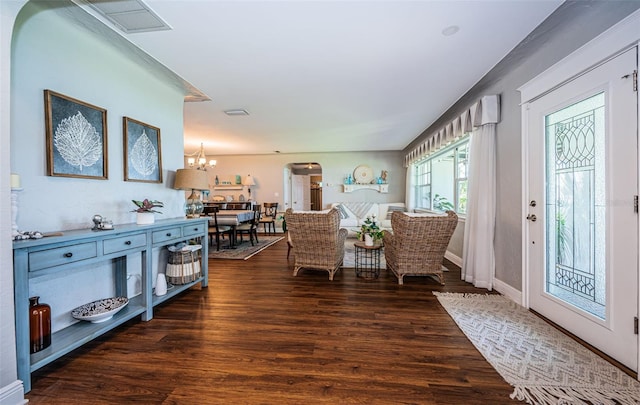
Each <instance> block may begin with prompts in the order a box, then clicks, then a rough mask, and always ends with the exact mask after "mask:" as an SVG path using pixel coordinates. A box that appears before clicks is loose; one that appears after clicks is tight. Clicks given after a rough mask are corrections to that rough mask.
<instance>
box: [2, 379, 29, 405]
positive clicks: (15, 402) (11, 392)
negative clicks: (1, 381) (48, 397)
mask: <svg viewBox="0 0 640 405" xmlns="http://www.w3.org/2000/svg"><path fill="white" fill-rule="evenodd" d="M27 402H29V400H27V399H24V386H23V385H22V381H20V380H15V381H14V382H12V383H11V384H9V385H5V386H4V387H2V388H0V405H24V404H26V403H27Z"/></svg>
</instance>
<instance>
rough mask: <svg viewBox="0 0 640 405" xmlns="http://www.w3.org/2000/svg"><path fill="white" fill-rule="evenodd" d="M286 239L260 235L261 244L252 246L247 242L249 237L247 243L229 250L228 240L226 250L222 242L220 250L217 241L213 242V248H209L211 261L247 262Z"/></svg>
mask: <svg viewBox="0 0 640 405" xmlns="http://www.w3.org/2000/svg"><path fill="white" fill-rule="evenodd" d="M282 239H284V236H268V235H258V240H259V241H260V242H258V243H256V244H254V246H251V243H250V242H249V241H247V237H245V241H244V242H243V243H241V244H239V245H238V246H236V248H235V249H228V248H226V247H227V246H228V242H227V240H225V242H224V243H225V246H224V247H225V248H223V246H222V242H221V243H220V250H216V246H215V243H216V242H215V241H214V242H213V244H214V245H213V246H210V247H209V258H210V259H235V260H247V259H248V258H250V257H251V256H253V255H255V254H257V253H260V252H261V251H263V250H265V249H266V248H268V247H269V246H271V245H273V244H274V243H277V242H279V241H281V240H282Z"/></svg>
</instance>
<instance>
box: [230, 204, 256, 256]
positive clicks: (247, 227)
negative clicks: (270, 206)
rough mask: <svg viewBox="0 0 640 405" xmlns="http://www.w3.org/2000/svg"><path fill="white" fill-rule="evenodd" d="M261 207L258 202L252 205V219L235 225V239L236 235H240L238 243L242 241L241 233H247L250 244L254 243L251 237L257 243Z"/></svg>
mask: <svg viewBox="0 0 640 405" xmlns="http://www.w3.org/2000/svg"><path fill="white" fill-rule="evenodd" d="M261 210H262V207H261V206H260V204H256V205H254V206H253V219H252V220H251V222H245V223H243V224H240V225H238V226H236V240H237V238H238V236H240V243H242V242H243V235H244V234H247V235H249V241H250V242H251V246H253V245H254V243H253V239H255V240H256V243H258V242H259V241H258V225H259V224H260V216H261V214H262V213H261Z"/></svg>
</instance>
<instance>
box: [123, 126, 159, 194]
mask: <svg viewBox="0 0 640 405" xmlns="http://www.w3.org/2000/svg"><path fill="white" fill-rule="evenodd" d="M122 122H123V133H124V181H140V182H144V183H162V152H161V143H160V128H156V127H154V126H151V125H149V124H145V123H144V122H140V121H136V120H134V119H133V118H129V117H123V119H122Z"/></svg>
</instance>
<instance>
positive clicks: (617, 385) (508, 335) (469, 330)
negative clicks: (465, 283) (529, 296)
mask: <svg viewBox="0 0 640 405" xmlns="http://www.w3.org/2000/svg"><path fill="white" fill-rule="evenodd" d="M434 294H435V295H436V296H437V297H438V300H439V301H440V303H441V304H442V306H443V307H444V308H445V309H446V310H447V312H448V313H449V315H451V317H452V318H453V320H454V321H455V322H456V323H457V324H458V326H459V327H460V329H461V330H462V331H463V332H464V334H465V335H466V336H467V337H468V338H469V340H470V341H471V342H472V343H473V345H474V346H475V347H476V348H477V349H478V350H479V351H480V353H481V354H482V355H483V356H484V358H485V359H487V361H488V362H489V363H490V364H491V365H492V366H493V368H495V369H496V371H497V372H498V373H499V374H500V375H501V376H502V377H503V378H504V379H505V381H507V382H508V383H509V384H511V385H512V386H513V387H514V388H515V389H514V391H513V393H512V394H511V398H512V399H518V400H520V401H526V402H527V403H530V404H638V403H640V383H639V382H638V381H636V380H635V379H633V378H631V377H629V376H628V375H627V374H625V373H624V372H623V371H622V370H620V369H618V368H617V367H614V366H613V365H611V364H610V363H609V362H607V361H605V360H604V359H602V358H601V357H599V356H598V355H596V354H595V353H593V352H591V351H589V350H588V349H587V348H585V347H584V346H582V345H581V344H579V343H578V342H576V341H574V340H573V339H571V338H570V337H568V336H566V335H565V334H563V333H562V332H560V331H559V330H557V329H556V328H554V327H553V326H551V325H549V324H548V323H546V322H545V321H544V320H542V319H540V318H539V317H537V316H536V315H534V314H533V313H531V312H529V311H527V310H526V309H525V308H523V307H521V306H520V305H518V304H516V303H515V302H513V301H511V300H509V299H507V298H505V297H503V296H501V295H488V294H486V295H483V294H454V293H438V292H434Z"/></svg>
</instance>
